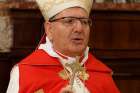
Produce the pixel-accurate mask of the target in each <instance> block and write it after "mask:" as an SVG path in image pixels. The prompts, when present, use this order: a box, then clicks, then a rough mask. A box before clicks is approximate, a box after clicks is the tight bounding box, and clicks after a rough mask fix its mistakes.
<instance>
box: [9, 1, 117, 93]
mask: <svg viewBox="0 0 140 93" xmlns="http://www.w3.org/2000/svg"><path fill="white" fill-rule="evenodd" d="M36 2H37V4H38V5H39V8H40V10H41V12H42V14H43V16H44V18H45V23H44V27H45V33H46V34H47V36H46V42H45V43H44V44H40V45H39V47H38V49H37V50H36V51H35V52H33V53H32V54H31V55H30V56H28V57H27V58H25V59H24V60H22V61H21V62H20V63H18V64H17V65H15V66H14V67H13V70H12V72H11V79H10V83H9V87H8V90H7V93H119V91H118V89H117V87H116V85H115V84H114V82H113V80H112V77H111V72H112V71H111V70H110V69H109V68H108V67H107V66H105V65H104V64H103V63H101V62H100V61H98V60H97V59H96V58H95V57H93V56H92V55H91V54H90V53H88V51H89V47H88V46H87V44H88V39H89V33H90V26H91V20H90V18H89V13H90V10H91V7H92V2H93V1H92V0H37V1H36Z"/></svg>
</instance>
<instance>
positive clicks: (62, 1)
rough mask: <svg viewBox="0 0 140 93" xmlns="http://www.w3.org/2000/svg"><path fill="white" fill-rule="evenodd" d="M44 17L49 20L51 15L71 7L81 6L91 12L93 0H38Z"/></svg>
mask: <svg viewBox="0 0 140 93" xmlns="http://www.w3.org/2000/svg"><path fill="white" fill-rule="evenodd" d="M36 2H37V4H38V6H39V8H40V10H41V13H42V14H43V17H44V18H45V20H46V21H47V20H48V19H50V18H51V17H53V16H55V15H56V14H58V13H60V12H61V11H63V10H64V9H67V8H70V7H81V8H83V9H85V10H86V12H87V13H88V14H89V13H90V10H91V7H92V3H93V0H36Z"/></svg>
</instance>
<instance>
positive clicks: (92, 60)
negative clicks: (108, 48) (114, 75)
mask: <svg viewBox="0 0 140 93" xmlns="http://www.w3.org/2000/svg"><path fill="white" fill-rule="evenodd" d="M87 67H88V69H90V70H93V71H96V72H108V73H111V72H112V70H111V69H110V68H109V67H108V66H107V65H106V64H104V63H103V62H101V61H100V60H98V59H97V58H96V57H95V56H93V55H92V54H91V53H89V56H88V62H87Z"/></svg>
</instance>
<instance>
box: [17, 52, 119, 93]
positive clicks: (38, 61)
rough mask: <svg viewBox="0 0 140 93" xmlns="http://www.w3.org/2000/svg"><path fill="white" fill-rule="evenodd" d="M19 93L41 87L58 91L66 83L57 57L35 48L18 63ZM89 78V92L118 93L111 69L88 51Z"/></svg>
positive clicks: (33, 90) (47, 90) (87, 84)
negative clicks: (60, 73) (61, 74)
mask: <svg viewBox="0 0 140 93" xmlns="http://www.w3.org/2000/svg"><path fill="white" fill-rule="evenodd" d="M18 66H19V93H34V92H35V91H37V90H39V89H43V91H44V93H59V91H60V90H61V89H62V88H63V87H65V86H66V85H68V80H63V79H62V78H61V77H60V76H59V75H58V73H59V72H60V71H61V70H63V67H62V65H61V63H60V62H59V60H58V59H57V58H54V57H51V56H49V55H48V54H47V53H46V52H45V51H43V50H36V51H35V52H34V53H32V54H31V55H30V56H28V57H27V58H25V59H24V60H22V61H21V62H20V63H19V64H18ZM85 67H86V70H87V72H88V74H89V79H88V80H86V81H85V83H84V84H85V86H86V87H87V88H88V90H89V91H90V93H120V92H119V91H118V89H117V87H116V85H115V84H114V81H113V80H112V76H111V72H112V71H111V69H109V68H108V67H107V66H105V65H104V64H103V63H101V62H100V61H99V60H97V59H96V58H95V57H93V56H92V55H91V54H90V53H89V57H88V60H87V62H86V63H85Z"/></svg>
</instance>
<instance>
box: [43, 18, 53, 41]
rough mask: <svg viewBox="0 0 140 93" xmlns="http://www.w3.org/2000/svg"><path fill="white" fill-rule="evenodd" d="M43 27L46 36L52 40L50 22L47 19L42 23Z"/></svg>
mask: <svg viewBox="0 0 140 93" xmlns="http://www.w3.org/2000/svg"><path fill="white" fill-rule="evenodd" d="M44 27H45V33H46V35H47V37H48V38H49V39H50V40H52V24H51V23H50V22H48V21H46V22H45V23H44Z"/></svg>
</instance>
